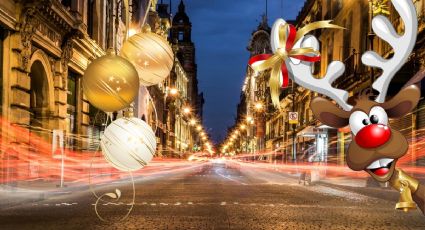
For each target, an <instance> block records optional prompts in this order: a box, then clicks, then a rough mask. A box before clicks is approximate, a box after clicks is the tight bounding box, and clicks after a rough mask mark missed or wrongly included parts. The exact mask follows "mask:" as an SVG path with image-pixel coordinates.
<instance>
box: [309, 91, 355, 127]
mask: <svg viewBox="0 0 425 230" xmlns="http://www.w3.org/2000/svg"><path fill="white" fill-rule="evenodd" d="M310 108H311V110H312V111H313V114H314V116H315V117H316V118H317V119H318V120H319V121H320V122H322V123H323V124H325V125H328V126H331V127H334V128H341V127H344V126H346V125H348V122H349V118H350V114H351V113H350V112H347V111H345V110H342V109H341V108H339V107H338V106H337V105H336V104H334V103H332V102H331V101H330V100H328V99H325V98H322V97H316V98H313V100H312V101H311V103H310Z"/></svg>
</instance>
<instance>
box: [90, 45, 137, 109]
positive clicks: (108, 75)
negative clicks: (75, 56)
mask: <svg viewBox="0 0 425 230" xmlns="http://www.w3.org/2000/svg"><path fill="white" fill-rule="evenodd" d="M82 86H83V92H84V94H85V95H86V97H87V100H88V101H89V102H90V103H91V104H93V106H95V107H97V108H99V109H101V110H103V111H105V112H113V111H118V110H121V109H124V108H126V107H128V106H129V105H130V103H131V102H133V101H134V99H135V98H136V95H137V92H138V90H139V77H138V74H137V71H136V69H135V68H134V66H133V64H131V63H130V62H129V61H128V60H126V59H125V58H123V57H120V56H117V55H115V54H111V53H109V54H107V55H105V56H103V57H100V58H98V59H96V60H94V61H93V62H92V63H90V64H89V66H88V67H87V69H86V71H85V72H84V76H83V79H82Z"/></svg>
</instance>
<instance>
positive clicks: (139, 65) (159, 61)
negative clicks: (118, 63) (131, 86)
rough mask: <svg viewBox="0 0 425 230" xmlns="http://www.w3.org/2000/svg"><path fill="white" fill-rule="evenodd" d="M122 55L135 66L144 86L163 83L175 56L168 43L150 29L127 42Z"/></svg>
mask: <svg viewBox="0 0 425 230" xmlns="http://www.w3.org/2000/svg"><path fill="white" fill-rule="evenodd" d="M120 54H121V55H122V56H123V57H125V58H127V59H128V60H129V61H130V62H131V63H133V64H134V66H135V67H136V70H137V72H138V73H139V79H140V84H141V85H144V86H151V85H156V84H158V83H160V82H162V81H163V80H164V79H165V78H166V77H167V76H168V75H169V74H170V71H171V68H172V67H173V61H174V54H173V50H172V49H171V46H170V45H169V43H168V41H167V40H166V39H164V38H163V37H161V36H159V35H157V34H155V33H152V32H150V30H149V29H145V30H144V32H141V33H138V34H135V35H133V36H131V37H130V38H129V39H128V40H127V41H125V42H124V44H123V46H122V49H121V53H120Z"/></svg>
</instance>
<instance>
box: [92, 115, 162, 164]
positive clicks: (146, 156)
mask: <svg viewBox="0 0 425 230" xmlns="http://www.w3.org/2000/svg"><path fill="white" fill-rule="evenodd" d="M100 145H101V147H102V152H103V155H104V157H105V159H106V160H107V161H108V162H109V163H110V164H111V165H112V166H113V167H115V168H117V169H119V170H121V171H136V170H139V169H141V168H143V167H144V166H145V165H147V164H148V163H149V162H150V161H151V160H152V158H153V156H154V154H155V149H156V138H155V134H154V132H153V131H152V128H151V127H150V126H149V125H148V124H146V123H145V122H144V121H143V120H141V119H138V118H135V117H132V118H127V117H124V118H119V119H117V120H115V121H114V122H112V123H111V124H110V125H109V126H108V127H106V129H105V132H104V134H103V136H102V138H101V142H100Z"/></svg>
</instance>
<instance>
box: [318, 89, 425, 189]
mask: <svg viewBox="0 0 425 230" xmlns="http://www.w3.org/2000/svg"><path fill="white" fill-rule="evenodd" d="M419 97H420V90H419V88H418V87H417V86H415V85H411V86H408V87H406V88H404V89H403V90H401V91H400V93H399V94H397V95H396V96H395V97H394V98H392V99H391V100H389V101H388V102H385V103H377V102H374V101H370V100H369V99H368V98H367V97H363V98H360V99H359V100H358V101H357V103H356V105H355V106H354V108H353V109H352V111H350V112H348V111H343V110H341V109H339V107H337V106H336V105H335V104H333V103H332V102H330V101H329V100H327V99H324V98H315V99H313V101H312V103H311V108H312V110H313V113H314V115H315V116H316V117H317V118H318V119H319V120H320V121H321V122H322V123H324V124H326V125H329V126H332V127H343V126H345V125H349V126H350V129H351V132H352V135H353V141H352V142H351V144H350V146H349V148H348V153H347V164H348V167H350V168H351V169H353V170H356V171H360V170H365V171H366V172H368V173H369V174H370V175H371V176H372V177H373V178H374V179H376V180H378V181H380V182H385V181H388V180H389V179H390V178H391V176H392V174H393V172H394V168H395V164H396V162H397V160H398V159H399V158H400V157H402V156H403V155H404V154H405V153H406V151H407V149H408V143H407V140H406V138H405V137H404V136H403V135H402V134H401V133H400V132H399V131H397V130H395V129H391V127H390V126H389V125H388V119H389V118H398V117H401V116H403V115H405V114H407V113H409V112H410V111H411V110H412V109H413V108H414V107H416V104H417V103H418V101H419Z"/></svg>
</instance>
